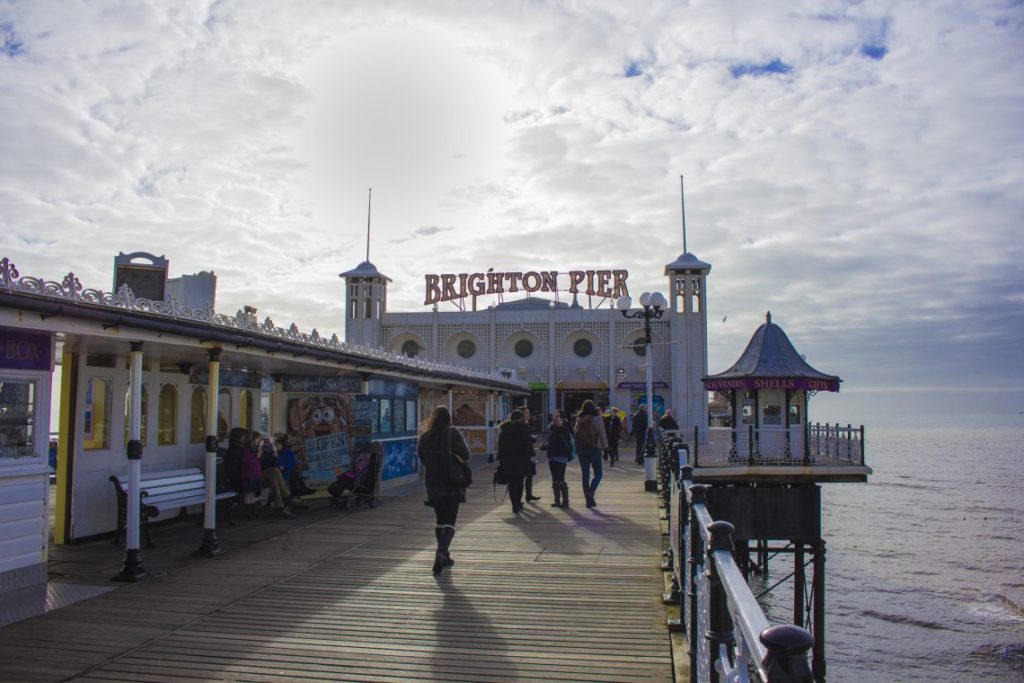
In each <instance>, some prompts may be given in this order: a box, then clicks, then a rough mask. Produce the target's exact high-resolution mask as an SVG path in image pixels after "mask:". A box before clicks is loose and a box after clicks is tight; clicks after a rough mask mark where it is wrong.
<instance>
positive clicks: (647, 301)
mask: <svg viewBox="0 0 1024 683" xmlns="http://www.w3.org/2000/svg"><path fill="white" fill-rule="evenodd" d="M640 305H641V306H643V307H644V308H647V307H648V306H650V305H651V293H650V292H644V293H643V294H641V295H640Z"/></svg>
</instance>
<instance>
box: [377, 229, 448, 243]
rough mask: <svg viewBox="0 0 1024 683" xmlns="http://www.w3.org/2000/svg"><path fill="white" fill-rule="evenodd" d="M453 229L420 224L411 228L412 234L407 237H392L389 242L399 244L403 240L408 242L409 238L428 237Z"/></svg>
mask: <svg viewBox="0 0 1024 683" xmlns="http://www.w3.org/2000/svg"><path fill="white" fill-rule="evenodd" d="M454 229H455V228H453V227H445V228H442V227H440V226H437V225H424V226H421V227H419V228H416V229H415V230H413V231H412V234H411V235H410V236H408V237H401V238H398V239H393V240H391V243H392V244H401V243H403V242H408V241H409V240H414V239H416V238H417V237H430V236H432V235H437V234H439V233H442V232H451V231H452V230H454Z"/></svg>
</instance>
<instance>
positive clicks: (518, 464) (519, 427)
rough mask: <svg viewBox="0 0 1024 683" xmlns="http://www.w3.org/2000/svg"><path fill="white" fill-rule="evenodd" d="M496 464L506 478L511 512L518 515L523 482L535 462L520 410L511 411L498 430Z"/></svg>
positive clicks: (521, 506)
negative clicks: (498, 464)
mask: <svg viewBox="0 0 1024 683" xmlns="http://www.w3.org/2000/svg"><path fill="white" fill-rule="evenodd" d="M498 462H499V463H500V464H501V469H502V471H503V472H504V473H505V475H506V476H507V477H508V481H509V483H508V497H509V499H511V501H512V512H513V513H516V514H519V512H520V511H521V510H522V509H523V485H524V480H525V479H526V475H528V474H529V473H530V472H531V471H532V470H533V468H534V463H536V462H537V456H536V453H535V452H534V450H533V437H532V436H531V435H530V428H529V427H528V426H527V425H526V422H524V421H523V412H522V411H521V410H513V411H512V413H511V414H510V415H509V416H508V420H506V421H505V422H502V423H501V425H500V426H499V428H498Z"/></svg>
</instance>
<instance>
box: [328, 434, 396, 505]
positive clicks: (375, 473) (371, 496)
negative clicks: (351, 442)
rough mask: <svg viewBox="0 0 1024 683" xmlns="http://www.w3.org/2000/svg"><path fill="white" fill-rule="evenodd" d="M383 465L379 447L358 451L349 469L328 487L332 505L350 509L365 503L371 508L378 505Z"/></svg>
mask: <svg viewBox="0 0 1024 683" xmlns="http://www.w3.org/2000/svg"><path fill="white" fill-rule="evenodd" d="M382 465H383V459H382V458H381V457H380V453H379V449H378V448H377V447H374V448H371V449H369V450H364V451H360V452H358V453H357V454H356V456H355V457H354V458H353V459H352V464H351V465H350V467H349V469H348V470H347V471H345V472H342V473H341V474H339V475H338V478H337V479H335V480H334V481H333V482H331V484H330V485H328V487H327V493H329V494H330V496H331V507H333V508H337V509H339V510H348V509H349V508H352V507H360V506H361V505H362V504H363V503H366V505H367V506H368V507H371V508H375V507H377V493H378V492H379V491H380V475H381V466H382Z"/></svg>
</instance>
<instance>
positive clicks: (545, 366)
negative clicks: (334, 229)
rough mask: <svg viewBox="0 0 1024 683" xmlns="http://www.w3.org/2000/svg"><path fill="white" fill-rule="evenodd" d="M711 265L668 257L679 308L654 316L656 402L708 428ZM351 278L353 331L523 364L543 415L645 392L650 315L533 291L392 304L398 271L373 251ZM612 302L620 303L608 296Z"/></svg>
mask: <svg viewBox="0 0 1024 683" xmlns="http://www.w3.org/2000/svg"><path fill="white" fill-rule="evenodd" d="M710 270H711V266H710V265H709V264H707V263H704V262H703V261H700V260H699V259H697V257H695V256H694V255H693V254H691V253H684V254H682V255H681V256H680V257H679V258H678V259H676V260H675V261H673V262H672V263H669V264H668V265H666V266H665V276H666V277H667V278H668V282H667V289H668V292H670V296H668V297H667V298H668V300H669V308H668V310H666V311H665V312H664V314H663V316H662V317H661V318H660V319H657V320H652V322H651V336H652V345H653V353H652V355H653V357H654V359H653V362H654V366H653V375H654V387H655V388H654V406H655V410H659V409H661V408H671V409H672V410H673V413H674V415H675V416H676V419H677V420H678V422H679V424H680V426H681V427H683V428H684V429H685V428H692V427H693V426H700V427H701V428H704V427H705V426H706V425H707V424H708V420H707V395H706V392H705V391H704V388H703V386H702V385H701V377H702V376H703V375H706V374H707V299H706V292H707V288H706V281H707V275H708V273H709V272H710ZM340 277H342V278H344V279H345V283H346V285H345V286H346V321H345V341H346V342H348V343H350V344H359V345H362V346H370V347H379V348H383V349H386V350H388V351H392V352H396V353H404V354H406V355H409V356H415V357H418V358H423V359H425V360H430V361H442V362H446V363H452V364H457V365H462V366H466V367H470V368H475V369H480V370H489V371H490V370H501V369H505V370H506V371H507V372H511V373H515V374H516V375H518V378H519V379H522V380H525V381H527V382H529V384H530V388H531V389H532V392H533V393H532V395H531V398H530V407H531V410H532V412H533V413H534V414H535V415H534V421H535V423H540V424H543V423H544V421H545V420H547V418H548V416H549V415H550V412H551V411H552V410H553V409H555V408H563V409H566V410H568V411H573V410H575V409H576V408H578V407H579V405H580V404H581V403H582V402H583V400H585V399H587V398H590V399H594V400H595V401H596V402H597V403H598V404H603V405H614V406H616V407H618V408H620V409H622V410H626V411H627V412H632V411H633V410H635V408H636V406H637V405H638V403H641V402H645V401H646V398H645V391H644V372H645V363H646V362H647V358H646V353H645V351H646V349H645V347H644V326H643V322H642V321H640V320H637V319H633V318H625V317H623V316H622V315H621V314H620V313H619V311H617V310H616V309H615V307H614V306H607V305H606V306H601V307H598V308H591V309H588V308H584V307H583V306H581V305H579V304H578V303H577V299H576V297H573V303H572V304H571V305H570V304H566V303H559V302H555V301H550V300H547V299H542V298H538V297H531V296H527V297H526V298H524V299H519V300H516V301H506V302H502V303H497V304H495V305H492V306H490V307H489V308H487V309H485V310H479V311H475V310H474V311H464V310H452V311H444V312H442V311H439V310H437V306H436V305H435V306H434V310H428V311H424V312H392V311H389V310H388V307H387V290H388V286H389V284H390V283H391V279H390V278H388V277H387V276H385V275H383V274H382V273H381V272H380V271H378V270H377V268H376V267H375V266H374V265H373V264H372V263H370V262H369V261H364V262H363V263H361V264H359V266H357V267H356V268H354V269H353V270H349V271H347V272H344V273H341V275H340ZM607 303H611V301H610V300H607Z"/></svg>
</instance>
